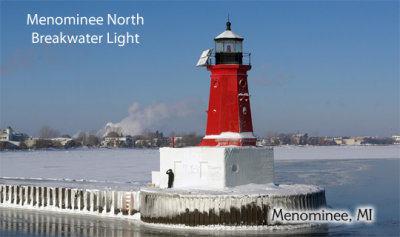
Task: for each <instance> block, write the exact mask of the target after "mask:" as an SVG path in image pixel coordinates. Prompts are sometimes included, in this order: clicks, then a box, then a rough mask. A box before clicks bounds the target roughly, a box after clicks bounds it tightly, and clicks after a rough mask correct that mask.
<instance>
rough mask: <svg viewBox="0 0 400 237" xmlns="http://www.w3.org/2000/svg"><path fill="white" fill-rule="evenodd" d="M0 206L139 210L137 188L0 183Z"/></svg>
mask: <svg viewBox="0 0 400 237" xmlns="http://www.w3.org/2000/svg"><path fill="white" fill-rule="evenodd" d="M0 206H7V207H22V208H31V209H42V210H53V211H60V212H71V211H72V212H76V213H82V214H94V215H98V214H102V215H109V216H114V215H115V216H116V215H122V216H131V215H134V214H135V213H137V212H138V211H139V195H138V192H125V191H111V190H88V189H78V188H63V187H39V186H22V185H5V184H2V185H0Z"/></svg>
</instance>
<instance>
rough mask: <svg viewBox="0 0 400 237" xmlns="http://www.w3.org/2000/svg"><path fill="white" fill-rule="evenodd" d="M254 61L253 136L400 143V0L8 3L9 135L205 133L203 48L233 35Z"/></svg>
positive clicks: (4, 121) (5, 104) (4, 119)
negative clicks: (114, 19) (35, 21)
mask: <svg viewBox="0 0 400 237" xmlns="http://www.w3.org/2000/svg"><path fill="white" fill-rule="evenodd" d="M137 12H139V13H140V15H142V16H143V17H144V25H143V26H118V27H117V26H90V27H89V26H27V25H26V18H27V17H26V14H28V13H31V14H35V13H37V14H39V15H40V16H74V15H76V14H79V15H81V16H103V17H105V16H106V15H107V14H108V13H110V14H113V13H116V14H118V15H121V16H130V15H132V14H136V13H137ZM228 13H229V14H230V19H231V22H232V30H233V31H234V32H235V33H237V34H239V35H241V36H242V37H244V38H245V40H244V46H243V48H244V51H245V52H251V53H252V66H253V68H252V70H251V71H249V90H250V94H251V108H252V116H253V126H254V130H255V134H256V135H258V136H263V135H264V134H265V133H266V132H268V131H270V132H285V133H288V132H300V133H309V134H310V135H318V136H339V135H342V136H391V135H392V134H395V133H399V90H400V89H399V2H398V1H322V2H321V1H232V2H231V1H220V2H214V1H206V2H197V1H191V2H184V1H146V2H145V1H138V2H124V1H118V2H114V1H100V2H95V1H85V2H77V1H71V2H50V1H27V2H24V1H16V2H14V1H2V2H1V32H0V35H1V36H0V39H1V43H0V45H1V49H0V54H1V82H0V83H1V84H0V86H1V96H0V98H1V102H0V106H1V115H0V119H1V120H0V127H1V128H5V127H6V126H8V125H10V126H12V127H13V128H14V129H16V130H17V131H21V132H26V133H28V134H29V135H32V136H35V135H38V130H39V128H40V127H41V126H43V125H48V126H50V127H52V128H55V129H57V130H59V131H60V132H61V133H67V134H70V135H73V134H75V133H76V132H77V131H92V130H99V129H102V128H104V126H105V125H106V124H107V123H108V122H112V123H120V124H121V125H123V126H127V127H129V128H130V129H131V131H137V132H140V130H141V129H145V128H148V129H151V130H155V129H158V130H161V131H164V132H165V133H166V134H168V133H169V132H171V131H176V132H191V131H194V132H197V133H199V134H204V133H205V126H206V114H205V112H204V111H205V110H207V107H208V95H209V83H210V77H209V75H210V74H209V72H208V71H207V70H206V69H205V68H196V67H195V65H196V62H197V60H198V58H199V56H200V54H201V52H202V50H204V49H207V48H211V47H214V42H213V38H214V37H215V36H217V35H218V34H220V33H221V32H223V31H224V30H225V22H226V18H227V14H228ZM33 31H37V32H40V33H42V34H56V33H58V32H60V31H63V32H64V33H68V34H86V33H91V34H103V33H105V32H107V31H109V32H119V33H123V32H126V31H129V32H132V33H138V34H140V44H138V45H128V46H125V47H118V46H115V45H105V44H104V45H32V44H31V33H32V32H33Z"/></svg>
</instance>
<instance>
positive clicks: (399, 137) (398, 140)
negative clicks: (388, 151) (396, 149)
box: [392, 135, 400, 144]
mask: <svg viewBox="0 0 400 237" xmlns="http://www.w3.org/2000/svg"><path fill="white" fill-rule="evenodd" d="M392 138H393V140H394V142H393V144H400V135H393V136H392Z"/></svg>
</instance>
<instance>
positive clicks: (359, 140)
mask: <svg viewBox="0 0 400 237" xmlns="http://www.w3.org/2000/svg"><path fill="white" fill-rule="evenodd" d="M363 141H364V137H351V138H346V139H343V144H345V145H351V146H357V145H361V143H362V142H363Z"/></svg>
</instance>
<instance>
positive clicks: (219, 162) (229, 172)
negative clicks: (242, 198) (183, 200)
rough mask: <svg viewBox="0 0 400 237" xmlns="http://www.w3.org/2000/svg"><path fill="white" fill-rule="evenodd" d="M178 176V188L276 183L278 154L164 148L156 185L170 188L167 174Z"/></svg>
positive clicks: (258, 149)
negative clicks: (275, 160) (275, 163)
mask: <svg viewBox="0 0 400 237" xmlns="http://www.w3.org/2000/svg"><path fill="white" fill-rule="evenodd" d="M168 169H172V170H173V172H174V175H175V179H174V184H173V187H174V188H190V189H193V188H196V189H208V190H210V189H223V188H225V187H235V186H238V185H244V184H249V183H255V184H265V183H273V182H274V153H273V149H272V148H265V147H234V146H232V147H187V148H160V173H159V177H155V176H156V173H155V172H153V174H152V176H153V177H152V179H153V180H152V183H153V184H155V185H156V186H158V187H160V188H167V187H168V175H167V174H166V171H167V170H168Z"/></svg>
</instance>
